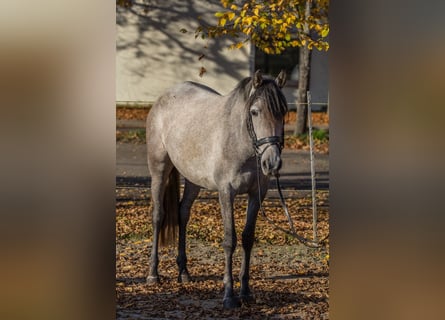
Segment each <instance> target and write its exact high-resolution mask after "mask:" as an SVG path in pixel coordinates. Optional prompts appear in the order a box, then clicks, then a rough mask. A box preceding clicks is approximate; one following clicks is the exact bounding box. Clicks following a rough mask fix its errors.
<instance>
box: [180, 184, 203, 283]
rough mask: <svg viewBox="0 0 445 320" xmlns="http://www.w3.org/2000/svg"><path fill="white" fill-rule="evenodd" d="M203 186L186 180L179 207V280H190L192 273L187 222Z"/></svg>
mask: <svg viewBox="0 0 445 320" xmlns="http://www.w3.org/2000/svg"><path fill="white" fill-rule="evenodd" d="M200 189H201V188H200V187H199V186H197V185H196V184H193V183H191V182H190V181H188V180H185V185H184V194H183V196H182V200H181V206H180V209H179V243H178V257H177V259H176V262H177V263H178V268H179V276H178V282H189V281H190V274H189V272H188V270H187V254H186V250H185V247H186V230H187V223H188V222H189V219H190V209H191V207H192V205H193V202H194V201H195V199H196V197H197V196H198V194H199V190H200Z"/></svg>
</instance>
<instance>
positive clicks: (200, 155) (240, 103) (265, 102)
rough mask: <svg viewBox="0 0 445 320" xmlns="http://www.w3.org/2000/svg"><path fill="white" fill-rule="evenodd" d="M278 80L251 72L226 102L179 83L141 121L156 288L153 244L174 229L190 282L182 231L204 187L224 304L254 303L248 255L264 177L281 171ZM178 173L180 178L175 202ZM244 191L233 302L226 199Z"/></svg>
mask: <svg viewBox="0 0 445 320" xmlns="http://www.w3.org/2000/svg"><path fill="white" fill-rule="evenodd" d="M285 81H286V75H285V73H284V71H282V72H281V73H280V74H279V75H278V77H277V78H276V79H266V78H263V76H262V75H261V72H260V71H259V70H258V71H257V72H256V73H255V75H254V77H253V78H250V77H248V78H245V79H244V80H242V81H241V82H240V83H239V84H238V85H237V86H236V87H235V89H234V90H232V92H230V93H229V94H228V95H225V96H222V95H220V94H219V93H217V92H216V91H214V90H213V89H211V88H209V87H206V86H203V85H201V84H197V83H193V82H185V83H183V84H180V85H178V86H175V87H173V88H171V89H170V90H168V91H167V92H166V93H164V94H163V95H162V96H161V97H160V98H159V99H158V100H157V102H156V103H155V104H154V105H153V107H152V109H151V111H150V113H149V115H148V118H147V149H148V168H149V170H150V173H151V177H152V182H151V192H152V209H153V212H152V216H153V247H152V252H151V260H150V271H149V275H148V277H147V282H148V283H156V282H159V275H158V264H159V258H158V245H159V244H161V245H163V244H170V243H172V242H174V241H175V240H176V236H177V235H176V233H177V227H178V225H179V242H178V257H177V263H178V267H179V276H178V281H180V282H186V281H190V275H189V272H188V270H187V256H186V250H185V248H186V227H187V223H188V221H189V218H190V208H191V206H192V204H193V202H194V200H195V199H196V197H197V196H198V193H199V191H200V189H201V187H203V188H206V189H209V190H216V191H218V193H219V202H220V205H221V214H222V219H223V224H224V241H223V243H222V246H223V248H224V253H225V271H224V289H225V292H224V300H223V305H224V307H225V308H236V307H239V306H240V305H241V301H244V302H249V301H252V300H253V297H252V294H251V291H250V288H249V264H250V254H251V251H252V246H253V243H254V236H255V224H256V219H257V216H258V210H259V208H260V205H261V202H262V201H263V199H264V197H265V195H266V192H267V187H268V183H269V178H270V176H271V175H276V174H278V171H279V170H280V168H281V149H282V147H283V137H284V115H285V114H286V112H287V103H286V99H285V97H284V95H283V93H282V92H281V88H282V87H283V86H284V83H285ZM258 167H261V170H259V169H258ZM179 173H180V174H181V175H182V176H183V177H184V179H185V186H184V192H183V196H182V200H181V201H180V199H179V198H180V196H179V194H180V191H179ZM246 193H247V195H248V207H247V216H246V225H245V227H244V230H243V233H242V247H243V260H242V266H241V274H240V281H241V289H240V296H239V297H237V296H236V295H235V294H234V291H233V277H232V255H233V252H234V250H235V247H236V242H237V239H236V232H235V224H234V215H233V201H234V198H235V196H236V195H237V194H246ZM240 298H241V299H240Z"/></svg>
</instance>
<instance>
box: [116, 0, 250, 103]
mask: <svg viewBox="0 0 445 320" xmlns="http://www.w3.org/2000/svg"><path fill="white" fill-rule="evenodd" d="M218 10H221V6H220V2H219V1H218V0H212V1H199V0H192V1H181V0H169V1H165V0H150V1H145V2H144V1H143V0H136V1H135V3H134V5H133V7H132V8H131V9H123V8H120V7H118V8H117V11H116V19H117V24H116V28H117V30H116V100H117V101H154V100H156V98H157V97H158V96H159V95H160V94H161V93H162V92H163V91H164V90H165V89H166V88H168V87H170V86H172V85H174V84H176V83H178V82H182V81H185V80H192V81H197V82H201V83H204V84H206V85H208V86H210V87H212V88H214V89H215V90H217V91H219V92H220V93H222V94H225V93H228V92H229V91H230V90H232V89H233V88H234V87H235V85H236V84H237V83H238V82H239V81H240V80H241V79H242V78H244V77H247V76H249V75H250V63H249V57H250V46H249V45H247V46H246V48H244V49H242V50H229V49H227V47H228V45H229V44H230V43H231V42H230V40H227V39H226V40H210V41H205V40H202V39H201V38H198V39H195V34H194V31H195V29H196V27H197V26H198V17H199V16H201V18H203V19H206V20H208V21H215V19H216V18H214V17H213V14H212V12H216V11H218ZM181 29H186V30H187V31H188V32H187V33H182V32H181V31H180V30H181ZM206 45H207V46H208V47H207V48H204V46H206ZM201 54H205V55H206V57H205V58H204V59H202V60H201V61H200V60H199V59H198V58H199V57H200V55H201ZM201 67H204V68H206V69H207V72H206V73H205V74H204V75H203V77H200V76H199V70H200V68H201Z"/></svg>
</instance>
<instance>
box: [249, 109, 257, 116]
mask: <svg viewBox="0 0 445 320" xmlns="http://www.w3.org/2000/svg"><path fill="white" fill-rule="evenodd" d="M258 113H259V112H258V110H257V109H252V110H250V114H251V115H252V116H254V117H256V116H257V115H258Z"/></svg>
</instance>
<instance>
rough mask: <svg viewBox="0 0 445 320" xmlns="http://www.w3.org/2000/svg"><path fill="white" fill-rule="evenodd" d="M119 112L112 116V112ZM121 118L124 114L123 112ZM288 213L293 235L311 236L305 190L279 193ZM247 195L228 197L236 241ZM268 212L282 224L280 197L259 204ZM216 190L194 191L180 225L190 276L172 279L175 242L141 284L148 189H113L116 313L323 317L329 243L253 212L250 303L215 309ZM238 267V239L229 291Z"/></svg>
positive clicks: (322, 197)
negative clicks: (315, 244)
mask: <svg viewBox="0 0 445 320" xmlns="http://www.w3.org/2000/svg"><path fill="white" fill-rule="evenodd" d="M118 116H119V115H118ZM127 117H128V115H127ZM285 196H286V201H287V204H288V206H289V211H290V213H291V215H292V218H293V219H294V224H295V228H296V230H298V233H299V234H300V235H304V236H306V237H309V238H311V237H312V201H311V197H310V192H309V191H291V190H286V192H285ZM316 198H317V207H318V222H319V223H318V235H319V237H323V236H324V235H326V234H328V230H329V191H327V190H323V191H317V197H316ZM246 205H247V200H246V197H244V196H238V197H237V198H236V201H235V222H236V230H237V236H238V239H240V238H241V236H240V234H241V232H242V227H243V225H244V219H245V211H246ZM264 208H265V210H266V212H267V214H268V216H269V217H270V218H271V219H273V220H274V221H275V222H276V223H277V224H279V225H280V226H282V227H287V220H286V218H285V217H284V214H283V211H282V209H281V207H280V204H279V200H278V199H277V198H275V197H274V196H273V194H271V195H270V196H268V197H267V198H266V200H265V202H264ZM219 210H220V209H219V204H218V200H217V194H216V193H214V192H209V191H201V193H200V196H199V197H198V199H197V200H196V202H195V204H194V206H193V207H192V212H191V219H190V223H189V226H188V230H187V236H188V244H187V253H188V267H189V271H190V274H191V276H192V278H193V280H194V281H193V282H191V283H186V284H180V283H178V282H177V276H178V271H177V265H176V248H174V247H168V248H162V249H161V250H160V264H159V272H160V277H161V283H160V284H157V285H148V284H146V283H145V278H146V276H147V274H148V263H149V262H148V261H149V252H150V248H151V235H152V229H151V215H150V194H149V190H148V189H146V188H131V187H128V188H127V187H125V188H117V189H116V295H117V311H116V312H117V313H116V317H117V318H118V319H238V318H244V319H328V309H329V294H328V288H329V280H328V275H329V255H328V252H329V242H327V243H326V245H325V246H323V247H322V248H318V249H311V248H307V247H305V246H303V245H301V244H299V243H298V241H297V240H296V239H294V238H292V237H289V236H287V235H286V234H284V233H282V232H281V231H277V230H275V229H274V227H273V226H272V225H270V224H269V223H267V222H266V221H265V220H264V218H262V217H261V216H259V218H258V223H257V228H256V236H255V245H254V250H253V253H252V261H251V269H250V271H251V281H250V284H251V288H252V291H253V293H254V296H255V303H252V304H249V305H247V304H243V305H242V307H241V308H239V309H235V310H224V309H223V308H222V297H223V284H222V277H223V272H224V253H223V250H222V247H221V245H220V243H221V241H222V238H223V231H222V227H223V226H222V219H221V214H220V211H219ZM240 266H241V244H240V243H239V241H238V246H237V249H236V251H235V254H234V262H233V271H234V278H235V280H236V282H235V290H236V291H239V282H238V279H237V274H238V273H239V271H240Z"/></svg>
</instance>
